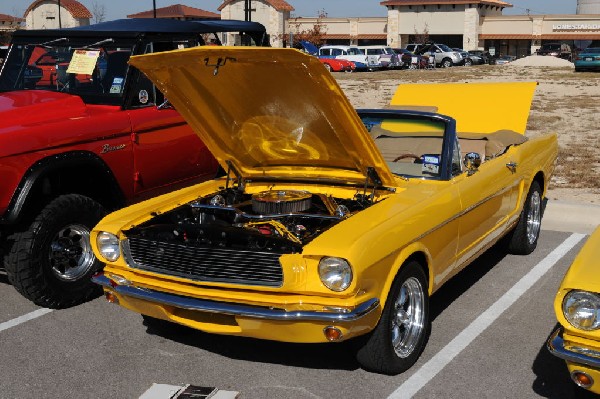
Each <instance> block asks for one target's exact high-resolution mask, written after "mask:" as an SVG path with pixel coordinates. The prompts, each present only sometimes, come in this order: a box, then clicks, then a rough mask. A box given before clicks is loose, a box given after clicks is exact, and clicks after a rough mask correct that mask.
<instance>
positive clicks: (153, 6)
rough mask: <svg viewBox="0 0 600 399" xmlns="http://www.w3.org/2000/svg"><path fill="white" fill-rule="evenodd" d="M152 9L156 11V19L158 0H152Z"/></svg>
mask: <svg viewBox="0 0 600 399" xmlns="http://www.w3.org/2000/svg"><path fill="white" fill-rule="evenodd" d="M152 9H153V10H154V18H156V0H152Z"/></svg>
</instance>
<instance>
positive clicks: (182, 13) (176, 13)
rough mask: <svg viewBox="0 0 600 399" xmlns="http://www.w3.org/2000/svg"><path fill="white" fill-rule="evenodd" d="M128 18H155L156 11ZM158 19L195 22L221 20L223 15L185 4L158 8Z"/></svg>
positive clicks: (140, 13)
mask: <svg viewBox="0 0 600 399" xmlns="http://www.w3.org/2000/svg"><path fill="white" fill-rule="evenodd" d="M127 18H154V10H149V11H142V12H138V13H136V14H129V15H128V16H127ZM156 18H167V19H178V20H181V21H193V20H199V19H221V15H219V14H217V13H214V12H210V11H206V10H201V9H200V8H194V7H189V6H185V5H183V4H174V5H171V6H167V7H161V8H157V9H156Z"/></svg>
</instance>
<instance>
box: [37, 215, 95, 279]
mask: <svg viewBox="0 0 600 399" xmlns="http://www.w3.org/2000/svg"><path fill="white" fill-rule="evenodd" d="M48 258H49V261H50V267H51V268H52V272H53V273H54V274H55V275H56V277H58V278H59V279H61V280H65V281H72V280H76V279H78V278H80V277H82V276H84V275H85V274H86V273H87V272H88V271H89V270H90V268H91V267H92V265H93V264H94V260H95V258H94V253H93V252H92V246H91V245H90V230H89V229H88V228H87V227H85V226H82V225H80V224H72V225H69V226H66V227H65V228H63V229H62V230H60V231H59V232H58V233H57V234H56V235H55V236H54V238H53V239H52V242H51V243H50V253H49V256H48Z"/></svg>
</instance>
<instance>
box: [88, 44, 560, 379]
mask: <svg viewBox="0 0 600 399" xmlns="http://www.w3.org/2000/svg"><path fill="white" fill-rule="evenodd" d="M225 59H228V60H232V61H231V62H229V61H228V62H227V64H226V65H224V66H222V67H221V68H219V70H218V73H214V68H213V67H210V68H206V67H203V66H202V65H200V66H199V63H198V60H208V64H211V65H213V64H214V63H215V62H216V60H225ZM236 60H243V61H242V62H236ZM131 64H132V65H133V66H135V67H136V68H140V69H141V70H142V71H143V72H144V73H145V74H146V75H147V76H148V77H149V78H150V79H151V80H152V81H153V82H155V84H157V85H158V86H159V88H160V89H161V90H162V91H164V92H167V93H169V99H170V100H171V101H172V102H173V105H174V106H175V107H176V108H177V110H179V112H181V114H182V115H184V117H185V118H186V120H188V121H189V123H190V124H192V125H193V126H194V128H195V129H194V130H195V131H196V132H197V134H198V135H199V136H200V137H201V139H202V140H203V141H204V142H206V143H207V145H208V146H209V147H210V149H211V151H212V153H213V154H214V155H215V157H216V158H217V159H218V160H219V163H220V164H221V165H222V167H223V168H224V169H225V170H226V171H227V175H226V176H224V177H221V178H218V179H215V180H213V181H209V182H205V183H201V184H199V185H196V186H194V187H190V188H187V189H183V190H180V191H178V192H175V193H170V194H166V195H163V196H160V197H156V198H153V199H151V200H149V201H146V202H144V203H143V204H138V205H133V206H131V207H129V208H127V209H124V210H123V209H122V210H120V211H117V212H115V213H113V214H112V215H109V216H108V217H106V218H104V219H103V220H102V222H100V223H99V224H98V225H97V226H96V227H95V228H94V231H93V233H92V242H93V243H94V244H93V245H94V251H95V253H96V254H97V255H98V256H100V257H101V259H103V260H104V261H105V262H106V263H107V265H106V266H105V269H104V271H103V273H102V274H98V275H96V276H95V277H94V281H96V282H97V283H99V284H101V285H102V286H103V288H104V290H105V296H106V298H107V300H109V301H110V302H113V303H116V304H119V305H121V306H123V307H125V308H127V309H130V310H132V311H134V312H138V313H141V314H142V315H144V316H145V320H146V323H147V325H152V324H154V325H161V324H164V322H165V321H170V322H175V323H180V324H183V325H186V326H189V327H191V328H195V329H198V330H203V331H206V332H209V333H213V334H225V335H237V336H245V337H253V338H259V339H267V340H276V341H284V342H295V343H333V342H341V341H345V340H350V339H353V338H359V339H357V340H356V341H355V343H356V346H357V348H358V349H357V351H356V358H357V361H358V362H359V364H360V365H362V367H363V368H365V369H367V370H372V371H375V372H379V373H385V374H397V373H400V372H403V371H405V370H407V369H408V368H409V367H411V366H412V365H413V364H414V363H415V362H416V361H417V359H418V357H419V356H420V354H421V352H422V351H423V348H424V347H425V345H426V342H427V337H428V335H429V330H430V314H429V297H430V295H431V294H433V293H434V292H435V291H437V290H438V289H439V288H440V287H441V286H442V285H443V284H444V283H445V282H446V281H448V280H449V279H450V278H451V277H453V276H455V275H456V274H457V273H458V272H459V271H460V270H461V269H463V268H464V267H466V266H467V265H468V264H469V263H471V262H472V261H473V259H474V258H475V257H476V256H478V255H479V254H481V253H483V252H484V251H485V250H487V249H488V248H489V247H490V246H491V245H493V244H494V242H497V241H498V240H499V239H500V238H502V237H506V241H507V245H508V248H509V250H510V251H511V252H513V253H518V254H529V253H531V252H532V251H533V250H534V249H535V248H536V245H537V241H538V236H539V232H540V222H541V217H542V204H543V202H544V196H545V193H546V189H547V185H548V183H549V181H550V178H551V174H552V171H553V168H554V163H555V160H556V155H557V152H558V147H557V141H556V134H548V135H540V136H538V137H536V138H526V137H525V136H524V133H525V126H526V124H527V117H528V115H529V108H530V104H531V99H532V97H533V93H534V91H535V88H536V83H535V82H519V83H489V84H483V83H459V84H433V85H401V86H400V87H399V89H398V90H399V91H400V92H401V93H402V94H403V96H402V98H400V99H399V100H398V101H401V102H399V103H398V102H396V100H395V99H393V100H392V104H391V105H392V106H393V105H396V104H406V105H411V104H414V105H419V104H423V103H424V104H426V105H429V106H431V107H432V108H435V107H437V109H439V113H433V112H423V111H415V110H414V107H413V110H410V108H409V107H406V106H405V107H406V108H405V109H404V110H402V109H393V108H386V109H381V110H373V109H371V110H359V111H356V110H355V109H353V107H352V105H351V103H350V102H349V100H348V99H347V97H346V96H345V94H344V93H343V91H342V90H341V88H340V87H339V85H337V84H336V81H335V80H334V79H332V77H331V75H330V74H329V73H328V72H327V71H325V70H324V69H323V68H322V66H321V65H320V64H319V62H318V61H317V60H316V59H314V57H311V56H309V55H307V54H303V53H301V52H299V51H295V50H292V49H282V48H269V49H265V48H255V49H252V50H251V51H248V50H247V49H239V48H235V47H227V48H219V47H210V46H206V47H197V48H194V49H189V50H181V51H173V52H171V53H169V54H163V56H160V54H149V55H147V56H139V57H133V58H132V60H131ZM423 86H424V87H423ZM456 93H460V94H461V95H460V96H457V94H456ZM404 95H406V98H405V96H404ZM515 96H519V97H520V98H519V101H513V99H514V97H515ZM394 98H396V96H394ZM486 99H491V101H486ZM407 100H408V101H407ZM490 104H494V106H490ZM452 115H455V116H456V118H457V119H454V118H453V117H452ZM498 115H500V117H498ZM465 132H468V133H465ZM107 328H110V326H109V327H107Z"/></svg>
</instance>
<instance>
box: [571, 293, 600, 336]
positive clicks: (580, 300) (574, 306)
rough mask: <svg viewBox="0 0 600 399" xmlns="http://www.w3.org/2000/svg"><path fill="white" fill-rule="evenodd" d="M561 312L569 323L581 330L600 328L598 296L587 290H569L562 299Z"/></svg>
mask: <svg viewBox="0 0 600 399" xmlns="http://www.w3.org/2000/svg"><path fill="white" fill-rule="evenodd" d="M562 310H563V314H564V315H565V318H566V319H567V321H568V322H569V323H571V324H572V325H573V327H575V328H579V329H582V330H588V331H589V330H596V329H598V328H600V317H599V316H600V297H599V296H598V295H596V294H593V293H591V292H587V291H571V292H569V293H568V294H567V295H566V296H565V299H564V300H563V305H562Z"/></svg>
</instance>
